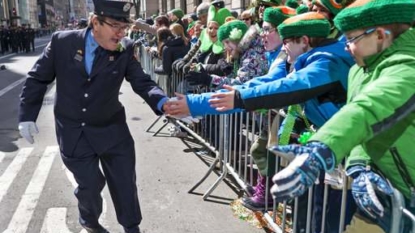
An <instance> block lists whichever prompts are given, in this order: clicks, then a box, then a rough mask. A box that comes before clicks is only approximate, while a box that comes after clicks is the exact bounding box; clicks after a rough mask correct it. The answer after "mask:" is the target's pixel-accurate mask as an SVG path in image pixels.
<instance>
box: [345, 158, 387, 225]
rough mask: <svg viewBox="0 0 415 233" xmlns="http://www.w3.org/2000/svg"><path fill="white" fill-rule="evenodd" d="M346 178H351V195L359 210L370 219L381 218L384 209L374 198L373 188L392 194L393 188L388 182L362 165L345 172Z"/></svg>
mask: <svg viewBox="0 0 415 233" xmlns="http://www.w3.org/2000/svg"><path fill="white" fill-rule="evenodd" d="M346 175H347V176H351V177H352V178H353V182H352V195H353V198H354V200H355V201H356V204H357V205H358V206H359V208H360V209H361V210H363V211H364V212H365V213H366V214H368V215H369V216H371V217H372V218H377V217H382V216H383V213H384V209H383V206H382V204H381V203H380V202H379V199H378V198H377V197H376V193H375V188H377V189H378V190H379V191H381V192H383V193H385V194H387V195H392V194H393V188H392V187H391V186H390V185H389V184H388V182H387V181H386V180H385V179H384V178H382V177H381V176H379V175H378V174H376V173H374V172H373V171H371V170H370V167H369V166H368V167H364V166H362V165H356V166H352V167H350V168H348V169H347V171H346Z"/></svg>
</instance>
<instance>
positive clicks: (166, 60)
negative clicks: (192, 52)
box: [162, 37, 190, 75]
mask: <svg viewBox="0 0 415 233" xmlns="http://www.w3.org/2000/svg"><path fill="white" fill-rule="evenodd" d="M189 49H190V43H189V44H188V45H186V44H185V43H184V41H183V39H182V38H180V37H176V38H172V39H169V40H167V41H166V43H164V45H163V46H162V51H163V56H162V62H163V65H162V69H163V72H164V73H165V74H167V75H171V73H172V64H173V62H174V61H175V60H177V59H179V58H183V57H184V56H185V55H186V54H187V52H188V51H189Z"/></svg>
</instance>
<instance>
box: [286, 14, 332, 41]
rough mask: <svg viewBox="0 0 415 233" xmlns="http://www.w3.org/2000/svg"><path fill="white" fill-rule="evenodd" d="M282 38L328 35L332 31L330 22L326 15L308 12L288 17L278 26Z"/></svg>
mask: <svg viewBox="0 0 415 233" xmlns="http://www.w3.org/2000/svg"><path fill="white" fill-rule="evenodd" d="M278 32H279V33H280V36H281V38H282V39H285V38H291V37H301V36H309V37H327V36H328V35H329V33H330V23H329V21H328V20H327V19H326V18H325V17H324V15H322V14H319V13H316V12H308V13H304V14H301V15H297V16H293V17H291V18H288V19H286V20H285V21H284V22H282V23H281V24H280V25H279V26H278Z"/></svg>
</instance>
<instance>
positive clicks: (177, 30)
mask: <svg viewBox="0 0 415 233" xmlns="http://www.w3.org/2000/svg"><path fill="white" fill-rule="evenodd" d="M170 31H171V32H172V33H173V35H174V36H175V37H181V38H182V39H183V41H184V44H185V45H186V46H187V45H188V44H189V40H188V39H187V37H186V36H185V35H184V29H183V26H182V25H180V24H178V23H173V24H172V25H170Z"/></svg>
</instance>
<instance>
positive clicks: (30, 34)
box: [27, 24, 35, 52]
mask: <svg viewBox="0 0 415 233" xmlns="http://www.w3.org/2000/svg"><path fill="white" fill-rule="evenodd" d="M27 31H28V38H29V40H28V50H29V51H30V48H32V52H34V51H35V30H34V29H33V28H32V27H31V26H30V24H29V25H28V29H27Z"/></svg>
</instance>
